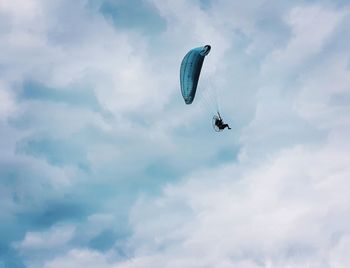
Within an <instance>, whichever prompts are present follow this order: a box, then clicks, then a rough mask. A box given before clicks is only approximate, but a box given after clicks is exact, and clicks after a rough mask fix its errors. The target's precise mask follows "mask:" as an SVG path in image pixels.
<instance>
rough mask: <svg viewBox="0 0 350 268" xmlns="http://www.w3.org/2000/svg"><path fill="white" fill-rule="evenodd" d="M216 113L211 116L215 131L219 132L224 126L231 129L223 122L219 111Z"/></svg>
mask: <svg viewBox="0 0 350 268" xmlns="http://www.w3.org/2000/svg"><path fill="white" fill-rule="evenodd" d="M217 113H218V114H217V115H214V116H213V120H212V124H213V128H214V130H215V131H216V132H221V131H223V130H224V129H225V128H228V129H231V128H230V126H229V125H228V124H225V123H224V120H223V119H222V118H221V115H220V113H219V111H218V112H217Z"/></svg>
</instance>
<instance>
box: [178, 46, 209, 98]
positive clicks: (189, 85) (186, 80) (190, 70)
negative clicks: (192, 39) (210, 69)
mask: <svg viewBox="0 0 350 268" xmlns="http://www.w3.org/2000/svg"><path fill="white" fill-rule="evenodd" d="M210 49H211V47H210V46H209V45H206V46H203V47H197V48H194V49H191V50H190V51H189V52H188V53H187V54H186V56H185V57H184V58H183V60H182V63H181V68H180V85H181V93H182V96H183V98H184V100H185V103H186V104H191V103H192V102H193V100H194V97H195V95H196V90H197V85H198V80H199V76H200V73H201V70H202V65H203V61H204V58H205V56H206V55H208V54H209V52H210Z"/></svg>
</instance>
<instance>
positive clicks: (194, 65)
mask: <svg viewBox="0 0 350 268" xmlns="http://www.w3.org/2000/svg"><path fill="white" fill-rule="evenodd" d="M210 50H211V46H210V45H205V46H202V47H197V48H193V49H191V50H190V51H189V52H188V53H187V54H186V55H185V57H184V58H183V60H182V62H181V67H180V86H181V93H182V97H183V99H184V101H185V103H186V104H187V105H190V104H192V102H193V100H194V98H195V95H196V91H197V85H198V81H199V77H200V74H201V70H202V66H203V62H204V58H205V57H206V56H207V55H208V54H209V52H210ZM217 113H218V115H214V117H213V122H212V123H213V128H214V130H215V131H217V132H219V131H223V130H224V129H225V128H228V129H231V128H230V126H229V125H228V124H225V123H224V121H223V119H222V118H221V116H220V113H219V111H218V112H217Z"/></svg>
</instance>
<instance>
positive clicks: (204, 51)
mask: <svg viewBox="0 0 350 268" xmlns="http://www.w3.org/2000/svg"><path fill="white" fill-rule="evenodd" d="M210 50H211V46H210V45H205V46H204V47H203V50H202V52H201V55H202V56H206V55H208V54H209V52H210Z"/></svg>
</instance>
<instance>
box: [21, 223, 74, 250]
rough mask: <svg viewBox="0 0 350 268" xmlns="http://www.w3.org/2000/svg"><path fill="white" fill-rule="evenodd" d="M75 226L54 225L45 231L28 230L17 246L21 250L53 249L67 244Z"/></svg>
mask: <svg viewBox="0 0 350 268" xmlns="http://www.w3.org/2000/svg"><path fill="white" fill-rule="evenodd" d="M74 232H75V228H74V227H73V226H69V225H62V226H53V227H51V228H50V229H49V230H46V231H44V232H28V233H27V234H26V235H25V237H24V239H23V241H21V242H19V243H17V245H16V248H18V249H19V250H21V251H36V250H52V249H57V248H58V247H62V246H63V245H66V244H67V243H68V242H69V240H70V239H72V237H73V235H74Z"/></svg>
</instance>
